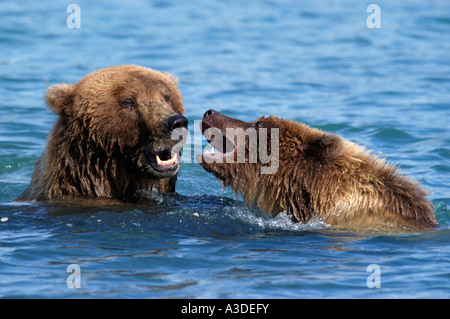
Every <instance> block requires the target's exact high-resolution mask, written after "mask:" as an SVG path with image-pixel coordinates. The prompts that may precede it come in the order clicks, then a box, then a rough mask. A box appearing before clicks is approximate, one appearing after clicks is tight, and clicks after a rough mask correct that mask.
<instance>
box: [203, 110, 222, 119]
mask: <svg viewBox="0 0 450 319" xmlns="http://www.w3.org/2000/svg"><path fill="white" fill-rule="evenodd" d="M218 113H219V112H217V111H216V110H212V109H210V110H208V111H206V112H205V114H203V118H205V117H208V116H211V115H215V114H218Z"/></svg>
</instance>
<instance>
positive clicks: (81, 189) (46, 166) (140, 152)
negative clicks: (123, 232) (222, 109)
mask: <svg viewBox="0 0 450 319" xmlns="http://www.w3.org/2000/svg"><path fill="white" fill-rule="evenodd" d="M177 84H178V81H177V79H176V77H175V76H173V75H171V74H169V73H165V72H158V71H154V70H152V69H149V68H145V67H141V66H136V65H122V66H114V67H110V68H105V69H101V70H98V71H95V72H93V73H91V74H89V75H87V76H85V77H84V78H83V79H81V80H80V81H79V82H78V83H77V84H55V85H53V86H51V87H49V88H48V90H47V92H46V102H47V105H48V106H49V108H50V109H51V110H52V111H54V112H55V113H56V114H58V115H59V116H58V119H57V122H56V124H55V126H54V127H53V129H52V131H51V133H50V135H49V137H48V141H47V146H46V149H45V151H44V153H43V154H42V156H41V157H40V158H39V159H38V161H37V162H36V164H35V170H34V174H33V177H32V179H31V183H30V185H29V186H28V188H27V189H26V190H25V191H24V193H23V194H22V195H20V196H19V197H18V198H17V199H16V200H15V201H19V202H20V201H52V200H53V201H57V200H65V199H67V200H68V199H69V198H80V197H81V198H84V199H89V198H105V199H113V200H119V201H122V200H125V201H132V200H133V198H134V196H135V193H136V192H137V191H138V190H158V191H161V192H173V191H174V190H175V182H176V179H177V174H178V172H179V169H180V166H179V163H180V156H179V151H181V147H179V148H178V149H174V146H175V145H178V146H179V144H180V143H179V140H177V139H172V133H173V132H174V131H176V130H183V129H187V124H188V121H187V119H186V118H185V117H184V116H182V115H181V114H183V113H184V106H183V101H182V97H181V94H180V91H179V90H178V88H177Z"/></svg>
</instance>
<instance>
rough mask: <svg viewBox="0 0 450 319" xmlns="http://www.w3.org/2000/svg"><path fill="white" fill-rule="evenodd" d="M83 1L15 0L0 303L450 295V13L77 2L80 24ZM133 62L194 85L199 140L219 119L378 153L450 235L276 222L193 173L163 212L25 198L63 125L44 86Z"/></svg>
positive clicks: (164, 199)
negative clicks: (53, 133)
mask: <svg viewBox="0 0 450 319" xmlns="http://www.w3.org/2000/svg"><path fill="white" fill-rule="evenodd" d="M73 2H75V1H50V0H46V1H31V0H30V1H1V2H0V96H1V99H0V220H1V221H0V297H2V298H5V297H13V298H16V297H17V298H18V297H20V298H32V297H40V298H173V297H176V298H449V297H450V265H449V261H450V260H449V259H450V258H449V257H450V252H449V251H450V241H449V240H450V194H449V189H450V130H449V123H450V19H449V17H448V12H450V2H448V1H447V0H437V1H419V0H417V1H378V0H377V1H376V3H377V4H378V5H379V6H380V8H381V28H374V29H370V28H368V27H367V24H366V19H367V17H368V16H369V14H370V13H367V12H366V8H367V6H368V5H369V4H370V3H371V2H368V1H338V2H337V1H336V2H335V1H313V0H310V1H309V0H308V1H259V0H258V1H256V0H255V1H246V2H242V1H234V0H233V1H215V2H212V1H206V0H205V1H175V0H174V1H143V0H142V1H139V0H128V1H116V0H114V1H111V0H108V1H87V0H86V1H81V0H76V3H77V4H78V5H79V6H80V8H81V28H73V29H69V28H68V27H67V25H66V19H67V17H68V16H69V14H70V13H68V12H66V8H67V6H68V5H69V4H70V3H73ZM117 64H139V65H144V66H148V67H151V68H154V69H157V70H163V71H169V72H172V73H174V74H175V75H177V76H178V77H179V79H180V90H181V92H182V94H183V97H184V102H185V105H186V109H187V117H188V118H189V121H190V124H189V125H190V132H191V136H193V135H194V133H195V132H194V130H195V125H194V121H195V120H199V119H200V118H201V116H202V114H203V113H204V111H205V110H206V109H208V108H214V109H216V110H219V111H221V112H223V113H225V114H227V115H229V116H233V117H238V118H241V119H244V120H253V119H255V118H256V117H258V116H260V115H269V114H276V115H278V116H281V117H285V118H289V119H294V120H298V121H302V122H305V123H307V124H309V125H311V126H314V127H318V128H321V129H324V130H327V131H330V132H334V133H337V134H341V135H342V136H343V137H345V138H347V139H349V140H352V141H355V142H358V143H360V144H363V145H365V146H366V147H367V148H369V149H372V150H374V152H375V153H377V154H379V155H380V156H382V157H386V158H387V160H389V161H393V162H396V163H398V164H399V165H400V167H401V168H402V170H403V171H404V172H405V173H406V174H408V175H411V176H413V178H414V179H415V180H417V181H420V182H421V183H422V184H423V186H424V187H426V188H428V189H429V190H430V191H431V194H430V195H429V197H430V199H431V200H432V201H433V203H434V205H435V207H436V217H437V219H438V222H439V223H440V225H441V227H440V228H439V229H438V230H437V231H434V232H429V233H423V234H403V235H380V234H364V235H362V234H353V233H346V232H340V233H336V232H333V231H331V230H329V229H328V228H327V226H326V225H324V224H323V223H321V222H320V221H314V222H311V223H309V224H307V225H301V224H294V223H292V222H290V221H289V219H288V218H286V216H283V215H281V216H279V217H277V218H271V219H265V218H263V217H261V216H258V215H257V214H255V213H254V212H252V211H251V210H249V209H248V208H246V207H245V205H244V204H243V202H242V201H241V199H239V198H237V199H236V198H235V197H234V195H233V193H232V192H231V191H230V190H228V189H226V190H222V187H221V185H220V183H218V182H217V181H216V180H215V179H214V177H213V176H211V175H209V174H207V173H206V172H205V171H203V169H202V168H201V167H200V166H199V165H198V164H196V163H193V162H191V163H189V161H184V162H183V163H182V168H181V173H180V175H179V179H178V186H177V194H175V195H173V196H170V195H169V196H166V195H163V196H157V195H155V196H156V199H157V201H158V203H159V204H157V205H155V206H154V207H127V208H117V209H106V208H105V209H102V208H101V207H100V208H99V210H96V211H94V210H86V209H84V210H83V209H79V208H76V207H66V208H64V207H63V208H61V207H59V208H58V207H52V206H50V205H46V204H10V201H11V200H13V199H14V198H15V197H16V196H18V195H20V194H21V192H22V191H23V190H24V189H25V188H26V187H27V185H28V183H29V181H30V179H31V175H32V173H33V165H34V162H35V161H36V159H37V158H38V157H39V155H40V154H41V153H42V151H43V150H44V148H45V142H46V137H47V134H48V133H49V131H50V130H51V127H52V125H53V123H54V121H55V119H56V116H55V115H54V114H52V113H51V112H50V111H49V110H48V109H47V108H46V106H45V103H44V100H43V94H44V91H45V89H46V88H47V87H48V86H49V85H51V84H54V83H60V82H77V81H78V80H79V79H81V78H82V77H83V76H85V75H86V74H88V73H90V72H92V71H94V70H96V69H100V68H103V67H107V66H112V65H117ZM199 143H201V142H198V141H197V142H196V141H192V144H193V146H196V147H199V146H201V145H200V144H199ZM203 143H205V142H203ZM71 264H75V265H76V266H78V267H79V270H80V276H79V277H74V276H72V277H70V278H69V279H70V280H71V279H74V278H75V279H76V278H79V279H80V286H81V287H80V288H69V286H71V285H70V284H69V286H68V285H67V279H68V276H69V275H76V273H72V272H70V271H69V272H67V267H68V266H69V265H71ZM372 264H376V265H378V266H379V270H380V271H379V272H378V273H372V272H368V271H367V268H368V266H369V265H372ZM371 275H376V276H377V278H378V279H380V288H369V287H368V281H367V280H368V277H369V276H371ZM371 278H372V277H371ZM70 280H69V281H70ZM371 280H372V279H370V278H369V286H371V283H374V282H375V281H371ZM70 283H72V284H74V283H76V281H75V280H74V281H70Z"/></svg>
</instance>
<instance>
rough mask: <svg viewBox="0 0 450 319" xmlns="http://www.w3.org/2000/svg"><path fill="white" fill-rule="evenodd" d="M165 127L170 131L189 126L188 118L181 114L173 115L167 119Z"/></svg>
mask: <svg viewBox="0 0 450 319" xmlns="http://www.w3.org/2000/svg"><path fill="white" fill-rule="evenodd" d="M165 127H166V128H167V130H168V131H169V132H172V131H173V130H175V129H177V128H188V119H187V118H185V117H184V116H183V115H180V114H177V115H173V116H171V117H169V118H168V119H167V120H166V123H165Z"/></svg>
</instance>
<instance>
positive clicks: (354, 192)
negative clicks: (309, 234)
mask: <svg viewBox="0 0 450 319" xmlns="http://www.w3.org/2000/svg"><path fill="white" fill-rule="evenodd" d="M215 117H216V119H214V118H213V117H211V118H208V119H207V121H209V122H213V123H210V125H211V126H213V125H215V126H216V127H218V128H219V129H221V130H222V131H223V132H225V128H226V126H227V125H228V127H230V125H231V126H236V125H238V126H239V125H242V124H240V123H245V122H241V121H238V120H235V121H236V122H234V119H231V118H228V117H224V116H223V115H221V114H220V113H219V114H218V115H217V116H215ZM222 117H223V118H222ZM204 121H205V119H204ZM257 121H260V122H262V123H263V125H264V127H266V128H268V129H270V128H279V135H280V140H279V166H278V167H279V168H278V171H277V172H276V173H275V174H267V175H263V174H260V167H261V165H262V164H261V163H255V164H251V163H248V162H246V163H224V164H219V163H212V164H209V163H207V162H205V161H202V163H201V165H202V166H203V168H204V169H206V170H207V171H208V172H211V173H212V174H214V176H216V177H217V178H218V179H219V180H220V181H221V182H222V183H223V184H224V185H225V186H230V187H231V188H232V189H233V190H234V191H235V192H240V193H241V194H242V196H243V198H244V200H245V201H246V202H247V203H248V204H249V205H256V206H257V207H259V208H260V209H261V210H262V211H263V212H265V213H268V214H272V215H277V214H278V213H280V212H282V211H285V212H288V213H289V214H291V216H292V217H293V219H294V220H295V221H298V222H302V223H306V222H308V221H309V220H310V219H311V218H312V217H319V218H321V219H322V220H323V221H325V222H326V223H328V224H330V225H334V226H339V227H344V228H353V229H375V230H386V229H391V230H392V229H397V230H399V229H402V230H403V229H409V230H421V229H431V228H432V227H434V226H436V225H437V222H436V219H435V216H434V214H433V206H432V204H431V202H430V201H429V200H428V199H427V198H426V197H425V195H426V194H427V193H426V191H424V190H423V189H421V188H420V187H419V186H418V183H415V182H413V181H411V180H410V179H409V178H408V177H406V176H403V175H402V174H400V173H399V171H398V170H397V169H396V168H395V167H394V166H393V165H390V164H386V163H385V161H384V160H382V159H379V158H376V157H375V156H373V155H372V154H370V153H369V152H367V151H366V150H364V148H363V147H361V146H359V145H357V144H354V143H352V142H349V141H346V140H344V139H342V138H341V137H340V136H337V135H334V134H329V133H326V132H322V131H320V130H317V129H314V128H311V127H308V126H306V125H304V124H302V123H298V122H294V121H289V120H284V119H279V118H277V117H274V116H270V117H268V118H260V119H258V120H257ZM255 122H256V121H255ZM245 125H246V126H249V125H250V126H251V123H250V124H248V123H247V124H245ZM269 140H270V139H269ZM269 149H270V148H269Z"/></svg>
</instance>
